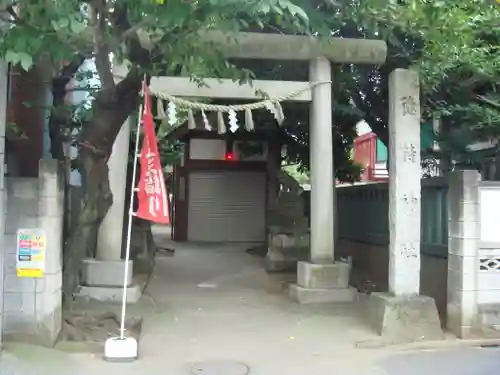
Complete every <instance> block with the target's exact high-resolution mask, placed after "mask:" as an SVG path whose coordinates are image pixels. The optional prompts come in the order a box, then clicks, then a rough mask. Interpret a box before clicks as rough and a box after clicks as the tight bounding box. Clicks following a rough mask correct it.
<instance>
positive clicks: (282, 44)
mask: <svg viewBox="0 0 500 375" xmlns="http://www.w3.org/2000/svg"><path fill="white" fill-rule="evenodd" d="M202 38H203V39H205V40H206V41H207V42H215V43H217V44H219V45H222V46H223V51H224V52H225V54H226V56H227V57H232V58H240V59H264V60H311V59H314V58H316V57H319V56H324V57H326V58H327V59H329V60H330V61H332V62H337V63H352V64H382V63H384V62H385V59H386V57H387V45H386V43H385V41H383V40H370V39H353V38H329V39H328V40H326V39H325V38H315V37H311V36H303V35H283V34H263V33H239V34H236V35H232V36H231V35H229V34H224V33H222V32H210V33H207V34H204V35H203V36H202Z"/></svg>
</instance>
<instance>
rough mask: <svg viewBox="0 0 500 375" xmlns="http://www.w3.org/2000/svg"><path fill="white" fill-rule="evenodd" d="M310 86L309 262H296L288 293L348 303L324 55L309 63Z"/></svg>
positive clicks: (328, 67)
mask: <svg viewBox="0 0 500 375" xmlns="http://www.w3.org/2000/svg"><path fill="white" fill-rule="evenodd" d="M309 66H310V69H309V79H310V81H311V82H313V83H317V86H315V87H314V88H313V89H312V104H311V110H310V119H311V120H310V125H309V127H310V131H309V132H310V140H309V150H310V151H309V152H310V167H311V230H310V232H311V244H310V261H309V262H303V261H299V262H298V265H297V284H294V285H291V287H290V295H291V296H292V298H294V299H296V300H297V301H298V302H300V303H313V302H348V301H352V300H353V298H354V293H353V290H352V289H350V288H349V285H348V283H349V271H350V266H349V264H347V263H342V262H339V263H334V246H335V234H334V231H335V229H336V227H335V224H334V219H335V214H334V212H335V210H336V208H335V206H334V205H335V200H334V193H335V179H334V168H333V139H332V88H331V83H329V82H331V80H332V75H331V65H330V61H329V60H328V59H327V58H325V57H318V58H315V59H314V60H312V61H311V62H310V65H309Z"/></svg>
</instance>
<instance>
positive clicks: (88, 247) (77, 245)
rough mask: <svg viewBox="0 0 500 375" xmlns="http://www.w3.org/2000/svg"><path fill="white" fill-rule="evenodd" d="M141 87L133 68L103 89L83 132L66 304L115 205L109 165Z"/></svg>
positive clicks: (66, 262)
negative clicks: (77, 213)
mask: <svg viewBox="0 0 500 375" xmlns="http://www.w3.org/2000/svg"><path fill="white" fill-rule="evenodd" d="M140 87H141V77H140V75H139V73H138V72H137V71H136V70H135V69H132V70H131V71H130V72H129V74H128V75H127V77H126V78H125V79H124V80H123V81H121V82H120V83H118V84H117V85H116V87H115V88H113V89H103V90H101V91H100V92H99V94H98V95H97V98H96V99H95V101H94V104H93V113H94V117H93V119H92V120H91V121H90V122H89V123H87V124H85V125H84V127H83V129H82V133H81V138H80V152H79V163H80V166H81V172H83V173H82V182H83V188H84V198H83V209H82V211H81V213H80V217H79V218H78V224H77V226H76V227H75V228H74V229H73V231H72V233H71V234H70V237H69V239H68V242H67V251H66V252H65V254H64V270H63V295H64V302H65V303H66V304H67V303H69V302H70V301H72V300H73V292H74V290H75V288H76V286H77V285H78V282H79V273H80V267H81V262H82V260H83V259H84V258H85V257H94V255H95V249H96V244H97V232H98V230H99V226H100V224H101V222H102V220H103V219H104V217H105V216H106V214H107V212H108V210H109V208H110V207H111V204H112V203H113V196H112V193H111V190H110V187H109V170H108V165H107V162H108V159H109V157H110V155H111V150H112V147H113V143H114V141H115V139H116V136H117V134H118V132H119V131H120V128H121V126H122V125H123V123H124V122H125V120H126V119H127V117H128V116H130V115H131V114H132V113H133V111H134V109H136V108H137V104H138V99H139V91H140Z"/></svg>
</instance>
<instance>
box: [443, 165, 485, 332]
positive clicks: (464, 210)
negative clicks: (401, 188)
mask: <svg viewBox="0 0 500 375" xmlns="http://www.w3.org/2000/svg"><path fill="white" fill-rule="evenodd" d="M480 182H481V175H480V174H479V172H477V171H472V170H465V171H456V172H452V173H450V174H449V176H448V302H447V321H448V324H447V326H448V329H449V330H450V331H451V332H453V333H454V334H456V335H457V336H459V337H462V338H464V337H469V336H471V335H472V334H473V331H474V326H475V322H476V314H477V302H476V299H477V294H478V286H477V274H478V266H479V262H478V255H479V254H478V249H479V243H480V235H481V231H480V228H481V227H480V224H481V223H480V201H479V185H480Z"/></svg>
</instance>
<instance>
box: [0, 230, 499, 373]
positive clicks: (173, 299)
mask: <svg viewBox="0 0 500 375" xmlns="http://www.w3.org/2000/svg"><path fill="white" fill-rule="evenodd" d="M156 232H157V233H156V237H157V240H158V242H159V244H160V245H161V246H169V247H175V249H176V253H175V256H173V257H171V256H167V255H164V254H162V252H160V253H159V255H158V258H157V266H156V270H155V274H154V276H153V277H152V279H151V281H150V284H149V286H148V288H147V291H146V293H145V295H144V296H143V297H142V299H141V301H140V302H139V303H138V304H136V305H134V306H132V307H131V308H130V313H131V314H134V315H136V314H141V315H142V316H143V317H144V327H143V332H142V339H141V341H140V359H139V360H138V361H136V362H134V363H128V364H110V363H106V362H104V361H103V360H102V359H101V358H100V354H97V355H90V354H68V353H63V352H59V351H56V350H49V349H43V348H33V347H28V346H24V345H10V346H8V347H7V348H6V350H5V352H4V355H3V356H2V360H1V361H0V373H1V374H2V375H14V374H21V373H22V374H23V375H31V374H33V375H35V374H36V375H45V374H47V375H49V374H50V375H59V374H61V375H62V374H65V375H66V374H68V373H71V374H72V375H80V374H82V375H83V374H86V375H88V374H90V373H91V372H92V373H95V374H98V375H100V374H103V375H104V374H106V375H108V374H109V373H110V372H113V373H116V375H127V374H139V373H161V374H165V375H182V374H184V375H187V374H190V368H191V366H192V365H193V364H194V363H197V362H202V361H235V362H241V363H244V364H246V365H248V366H249V367H250V370H251V371H250V374H251V375H332V374H337V375H383V374H390V375H400V374H403V373H405V374H413V372H407V371H406V370H405V363H412V366H416V368H418V365H419V364H418V363H419V359H418V357H416V359H415V357H411V358H409V359H408V362H405V360H404V359H401V358H405V356H408V355H413V354H401V353H396V352H395V351H394V348H392V349H390V348H389V349H387V348H386V349H357V348H356V343H357V342H359V341H365V340H373V339H375V338H376V336H375V335H374V333H372V332H371V331H370V330H369V329H368V328H367V327H366V326H365V325H364V323H363V322H362V320H361V318H360V314H361V312H360V311H357V310H356V308H355V306H354V305H352V304H351V305H349V304H346V305H321V306H301V305H298V304H296V303H294V302H292V301H291V300H290V299H289V298H288V296H287V295H286V293H285V287H284V283H285V282H286V280H285V279H284V278H283V277H282V276H281V277H278V276H269V275H267V274H266V273H265V272H264V271H263V267H262V264H261V260H260V259H258V258H256V257H252V256H250V255H248V254H247V253H245V251H244V250H245V249H246V248H247V247H248V246H244V245H223V246H216V245H196V244H185V245H184V244H182V245H181V244H171V243H169V240H168V237H169V236H168V235H167V234H166V233H165V231H164V230H159V231H158V230H157V231H156ZM96 308H107V309H109V306H107V307H105V306H100V307H96ZM490 353H491V351H490ZM417 354H418V355H421V354H422V353H417ZM497 357H498V356H497ZM434 360H435V357H434V359H431V362H432V361H434ZM42 364H43V365H42ZM401 366H402V367H401ZM429 366H431V367H430V368H432V364H431V365H429ZM496 368H498V365H496ZM441 370H443V367H442V366H441ZM118 371H119V373H118ZM429 371H430V370H425V371H423V372H421V371H417V372H414V373H415V374H420V373H426V372H427V373H429V374H430V373H432V371H430V372H429ZM442 373H443V374H446V375H448V374H450V375H451V374H456V375H469V373H464V374H462V373H460V372H457V373H455V372H450V373H448V372H442ZM200 374H203V373H200ZM484 374H488V375H489V374H490V373H486V372H485V373H484ZM209 375H210V374H209ZM213 375H239V374H237V373H235V374H231V373H222V372H221V373H220V374H213ZM475 375H483V374H482V373H479V372H478V373H475Z"/></svg>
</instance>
